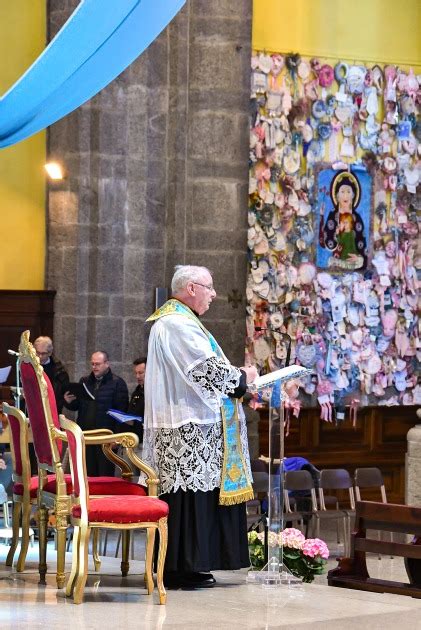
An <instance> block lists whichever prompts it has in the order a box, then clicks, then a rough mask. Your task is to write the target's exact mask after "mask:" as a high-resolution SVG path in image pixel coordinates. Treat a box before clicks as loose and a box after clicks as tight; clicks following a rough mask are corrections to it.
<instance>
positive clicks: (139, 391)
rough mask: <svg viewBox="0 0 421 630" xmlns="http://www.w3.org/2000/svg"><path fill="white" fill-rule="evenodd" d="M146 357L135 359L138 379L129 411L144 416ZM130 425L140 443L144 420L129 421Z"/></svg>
mask: <svg viewBox="0 0 421 630" xmlns="http://www.w3.org/2000/svg"><path fill="white" fill-rule="evenodd" d="M146 361H147V359H146V357H139V358H138V359H135V360H134V361H133V372H134V376H135V379H136V381H137V387H136V389H135V390H134V391H133V393H132V395H131V397H130V402H129V408H128V413H130V414H131V415H133V416H139V417H140V418H143V416H144V414H145V387H144V385H145V372H146ZM127 424H128V425H130V429H127V430H130V431H132V432H133V433H136V435H137V436H138V438H139V445H140V444H141V442H142V440H143V422H138V421H137V420H133V421H131V422H127Z"/></svg>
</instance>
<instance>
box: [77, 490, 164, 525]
mask: <svg viewBox="0 0 421 630" xmlns="http://www.w3.org/2000/svg"><path fill="white" fill-rule="evenodd" d="M72 516H73V517H74V518H80V516H81V507H80V505H74V506H73V507H72ZM166 516H168V504H167V503H165V501H161V499H157V498H155V497H134V496H121V495H120V496H118V497H117V496H115V497H104V498H103V499H93V498H90V499H89V504H88V520H89V522H90V523H153V522H157V521H159V519H160V518H164V517H166Z"/></svg>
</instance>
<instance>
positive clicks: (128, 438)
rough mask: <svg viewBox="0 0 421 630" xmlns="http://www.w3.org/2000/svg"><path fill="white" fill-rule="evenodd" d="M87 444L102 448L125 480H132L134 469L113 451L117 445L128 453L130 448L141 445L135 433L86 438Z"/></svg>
mask: <svg viewBox="0 0 421 630" xmlns="http://www.w3.org/2000/svg"><path fill="white" fill-rule="evenodd" d="M85 444H86V445H87V446H88V445H90V444H97V445H100V446H102V451H103V453H104V455H105V457H106V458H107V459H108V460H109V461H110V462H112V463H113V464H114V465H115V466H117V468H119V470H120V472H121V476H122V478H123V479H127V480H129V481H130V480H131V478H132V477H133V469H132V467H131V466H130V464H128V463H127V462H126V461H125V460H124V459H123V458H122V457H120V455H117V453H115V452H114V451H113V446H115V445H116V444H118V445H120V446H122V447H123V448H124V449H126V452H128V449H129V448H136V446H138V444H139V438H138V436H137V435H136V434H135V433H112V432H111V433H110V434H108V435H91V436H85Z"/></svg>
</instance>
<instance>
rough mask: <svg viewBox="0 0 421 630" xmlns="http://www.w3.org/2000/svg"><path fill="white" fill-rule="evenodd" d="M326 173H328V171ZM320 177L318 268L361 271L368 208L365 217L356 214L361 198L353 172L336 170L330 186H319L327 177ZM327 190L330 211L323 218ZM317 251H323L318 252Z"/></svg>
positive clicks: (365, 243) (364, 260)
mask: <svg viewBox="0 0 421 630" xmlns="http://www.w3.org/2000/svg"><path fill="white" fill-rule="evenodd" d="M329 171H330V172H332V171H331V169H329ZM320 175H325V177H324V178H323V177H320V176H319V191H320V193H321V198H319V199H320V204H319V207H320V223H319V247H318V252H317V259H318V261H317V262H318V266H319V267H323V268H328V269H337V270H340V269H343V270H344V271H353V270H355V269H365V268H366V267H367V241H366V236H365V231H366V229H367V228H368V225H367V223H368V220H369V208H368V209H367V210H368V212H364V213H363V214H365V215H366V216H363V214H360V212H357V207H358V206H359V204H360V201H361V196H362V195H361V185H360V182H359V180H358V178H357V176H356V175H355V173H354V172H350V171H339V172H336V173H335V174H334V176H333V177H332V178H331V181H330V186H327V185H324V186H323V185H322V186H321V187H320V184H321V183H322V184H323V179H326V176H328V171H324V172H323V173H321V174H320ZM327 183H328V182H326V184H327ZM328 190H329V193H330V194H329V197H330V201H331V204H332V206H333V208H332V207H331V209H329V210H328V214H327V216H325V212H326V205H328V203H329V200H328V195H327V191H328ZM329 205H330V204H329ZM320 248H321V250H325V251H324V252H322V251H320ZM323 254H324V255H323Z"/></svg>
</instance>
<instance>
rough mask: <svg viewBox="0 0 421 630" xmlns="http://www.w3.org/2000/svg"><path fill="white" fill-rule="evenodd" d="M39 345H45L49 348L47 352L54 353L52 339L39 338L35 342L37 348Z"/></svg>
mask: <svg viewBox="0 0 421 630" xmlns="http://www.w3.org/2000/svg"><path fill="white" fill-rule="evenodd" d="M38 343H42V344H44V343H45V345H46V346H47V352H52V351H53V340H52V339H51V337H46V336H44V335H43V336H42V337H37V338H36V339H35V341H34V346H35V348H36V346H37V344H38Z"/></svg>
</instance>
